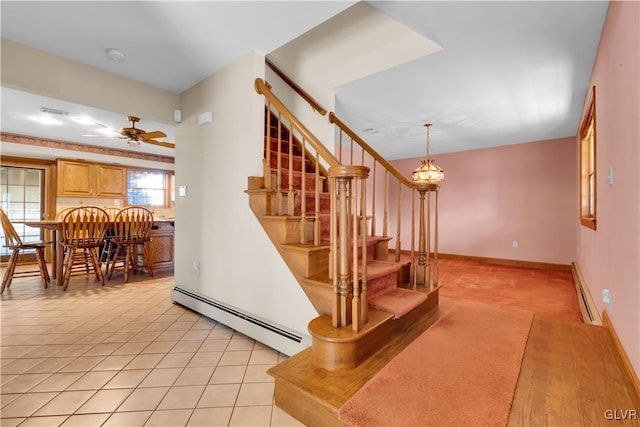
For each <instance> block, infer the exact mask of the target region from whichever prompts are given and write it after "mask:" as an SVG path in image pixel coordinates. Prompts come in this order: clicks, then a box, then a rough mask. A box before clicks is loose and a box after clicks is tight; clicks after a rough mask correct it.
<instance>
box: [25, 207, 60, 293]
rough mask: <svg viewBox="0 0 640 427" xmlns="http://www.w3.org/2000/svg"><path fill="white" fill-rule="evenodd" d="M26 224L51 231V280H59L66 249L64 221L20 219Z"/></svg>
mask: <svg viewBox="0 0 640 427" xmlns="http://www.w3.org/2000/svg"><path fill="white" fill-rule="evenodd" d="M20 222H22V223H23V224H24V225H26V226H29V227H34V228H40V229H43V230H49V231H50V232H51V260H52V261H51V275H50V276H51V280H56V283H57V282H58V280H57V278H58V272H60V275H62V263H63V260H64V250H63V246H62V240H61V239H62V221H58V220H55V219H43V220H33V221H31V220H27V221H20Z"/></svg>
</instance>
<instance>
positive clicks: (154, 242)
mask: <svg viewBox="0 0 640 427" xmlns="http://www.w3.org/2000/svg"><path fill="white" fill-rule="evenodd" d="M150 236H151V242H150V243H149V252H150V256H151V263H152V264H153V268H160V269H162V268H173V230H152V231H151V234H150Z"/></svg>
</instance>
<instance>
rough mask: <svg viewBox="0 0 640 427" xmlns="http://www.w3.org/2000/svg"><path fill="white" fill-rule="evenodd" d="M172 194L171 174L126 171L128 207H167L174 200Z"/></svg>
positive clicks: (150, 171) (165, 172)
mask: <svg viewBox="0 0 640 427" xmlns="http://www.w3.org/2000/svg"><path fill="white" fill-rule="evenodd" d="M172 192H173V173H172V172H168V171H152V170H128V171H127V202H128V204H129V205H143V206H169V205H170V203H171V202H172V201H173V200H174V199H173V195H172V194H171V193H172Z"/></svg>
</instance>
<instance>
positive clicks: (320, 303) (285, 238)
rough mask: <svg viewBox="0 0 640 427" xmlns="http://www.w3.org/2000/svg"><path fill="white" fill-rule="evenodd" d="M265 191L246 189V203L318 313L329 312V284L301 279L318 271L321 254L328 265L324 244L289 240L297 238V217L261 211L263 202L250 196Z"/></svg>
mask: <svg viewBox="0 0 640 427" xmlns="http://www.w3.org/2000/svg"><path fill="white" fill-rule="evenodd" d="M267 192H268V190H263V191H259V190H258V191H257V190H247V191H246V193H247V194H249V198H250V203H249V204H250V206H251V209H252V211H253V212H254V214H255V216H256V218H257V219H258V222H259V223H260V225H261V226H262V228H263V229H264V230H265V232H266V233H267V236H269V239H270V240H271V242H272V243H273V245H274V246H275V247H276V250H277V251H278V253H279V254H280V256H281V257H282V259H283V260H284V262H285V264H286V265H287V267H288V268H289V270H290V271H291V273H292V274H293V276H294V277H295V279H296V280H297V282H298V283H299V284H300V287H301V288H302V290H303V291H304V293H305V295H306V296H307V298H308V299H309V301H310V302H311V304H312V305H313V307H314V308H315V310H316V311H317V312H318V314H320V315H322V314H330V313H331V300H332V298H333V291H332V288H331V287H330V286H320V285H319V284H317V283H310V282H307V281H305V280H304V279H305V277H308V275H311V274H309V273H313V274H317V273H319V272H320V271H322V266H321V265H320V264H321V261H319V260H321V259H323V258H326V259H327V262H326V269H328V256H329V255H328V249H329V248H328V246H319V247H314V246H313V245H295V244H294V243H290V242H292V241H296V239H297V240H298V241H299V238H300V237H299V236H300V218H299V217H288V216H267V215H264V214H263V213H262V212H264V211H263V209H264V205H265V202H260V201H256V200H253V199H254V198H256V199H259V198H262V199H264V197H265V194H266V193H267ZM256 210H257V212H256ZM305 246H307V247H305ZM310 260H311V262H310ZM314 260H315V261H314Z"/></svg>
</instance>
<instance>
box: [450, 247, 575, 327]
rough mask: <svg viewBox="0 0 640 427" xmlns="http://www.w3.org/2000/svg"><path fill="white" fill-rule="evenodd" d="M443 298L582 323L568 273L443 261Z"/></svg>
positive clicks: (474, 262) (465, 261)
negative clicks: (486, 304)
mask: <svg viewBox="0 0 640 427" xmlns="http://www.w3.org/2000/svg"><path fill="white" fill-rule="evenodd" d="M438 274H439V284H440V286H442V287H441V288H440V296H443V297H450V298H456V299H469V300H473V301H480V302H486V303H488V304H495V305H499V306H502V307H510V308H516V309H521V310H529V311H533V312H534V313H535V314H539V315H541V316H548V317H554V318H556V319H563V320H575V321H578V322H581V321H582V315H581V314H580V308H579V305H578V296H577V294H576V288H575V285H574V283H573V277H572V275H571V273H570V272H568V271H553V270H539V269H533V268H522V267H510V266H504V265H495V264H487V263H481V262H477V261H467V260H464V261H463V260H453V259H441V260H440V262H439V269H438Z"/></svg>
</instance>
